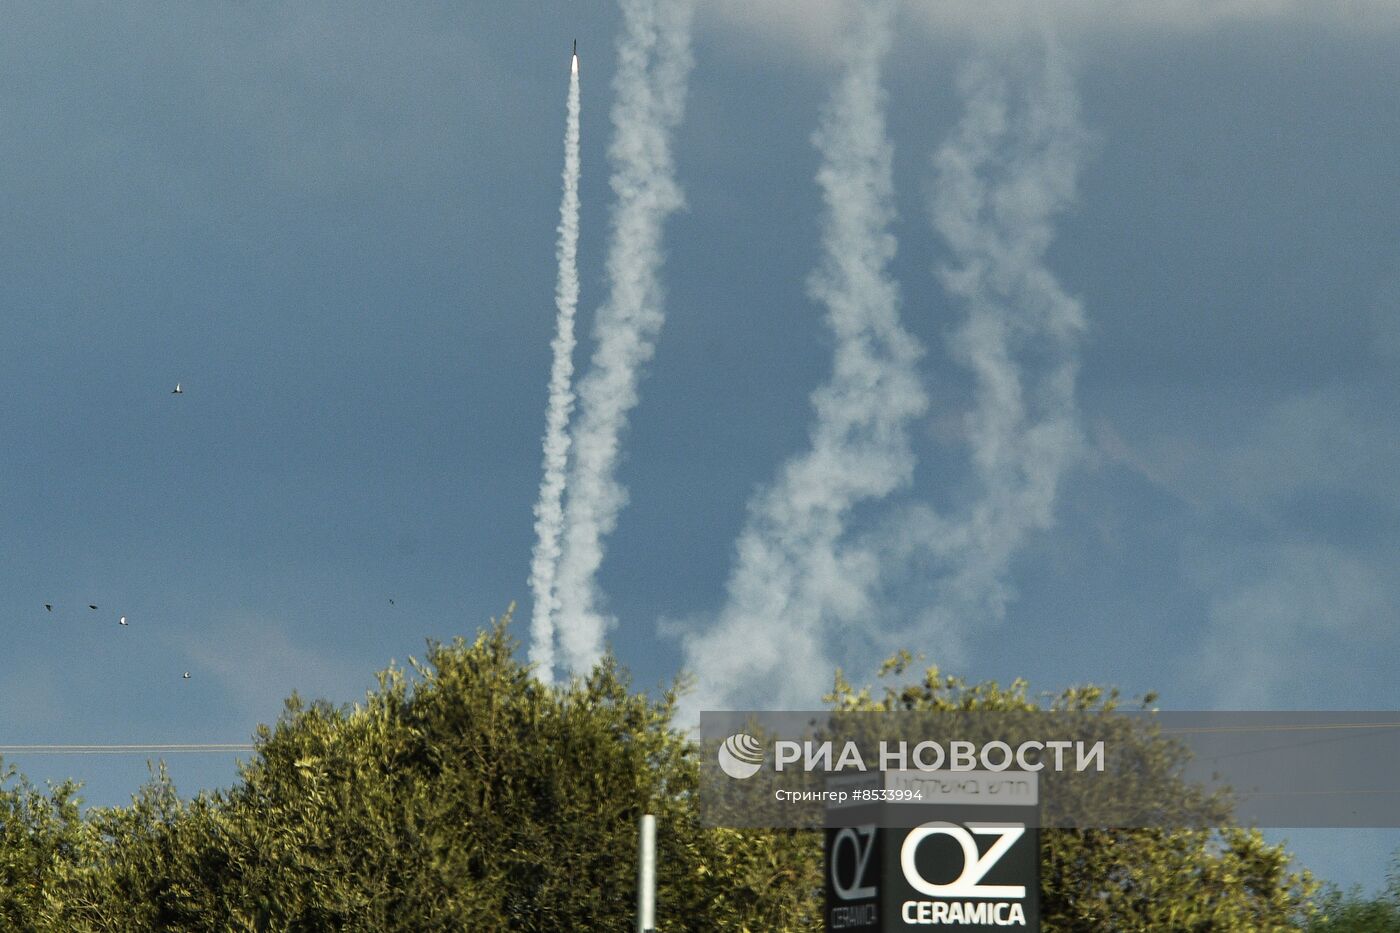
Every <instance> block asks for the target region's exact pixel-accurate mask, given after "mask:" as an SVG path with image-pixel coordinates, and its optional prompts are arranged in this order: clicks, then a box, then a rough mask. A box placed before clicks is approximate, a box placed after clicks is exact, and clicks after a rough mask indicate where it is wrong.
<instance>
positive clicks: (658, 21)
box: [556, 0, 692, 671]
mask: <svg viewBox="0 0 1400 933" xmlns="http://www.w3.org/2000/svg"><path fill="white" fill-rule="evenodd" d="M691 12H692V11H691V5H690V0H622V14H623V30H624V32H623V35H622V38H621V40H620V41H619V43H618V70H617V75H616V77H615V78H614V80H613V88H614V91H615V92H616V95H617V97H616V100H615V103H614V104H613V110H612V120H613V126H614V137H613V142H612V147H611V149H610V152H609V157H610V159H611V161H612V164H613V176H612V188H613V193H614V194H615V195H616V197H617V202H616V204H615V206H614V208H613V214H612V238H611V242H610V244H609V251H608V261H607V269H608V281H609V286H610V294H609V296H608V300H607V302H606V303H605V304H604V305H603V306H602V307H601V308H600V309H599V310H598V317H597V321H596V322H595V324H594V339H595V341H596V343H597V348H596V350H595V351H594V354H593V360H592V366H591V368H590V370H589V373H588V375H587V377H586V378H585V379H584V380H583V381H582V382H581V383H580V384H579V406H580V411H579V419H578V422H577V424H576V425H575V428H574V434H573V445H574V450H573V452H574V461H573V465H572V468H571V470H570V472H569V477H568V500H567V502H566V504H565V513H564V544H563V554H562V557H561V559H560V562H559V576H558V579H557V584H556V592H557V594H558V599H559V636H560V645H561V647H562V649H563V653H564V661H565V662H566V663H567V664H568V666H569V667H570V668H571V669H572V670H574V671H584V670H587V669H588V668H589V667H591V666H592V665H593V663H594V662H595V661H597V659H598V658H599V656H600V655H601V653H602V648H603V634H604V631H605V629H606V627H607V620H605V619H604V618H603V616H602V615H600V614H599V611H598V608H597V606H598V602H599V594H598V590H597V583H596V580H595V577H596V574H597V572H598V568H599V566H601V564H602V561H603V543H602V539H603V537H604V536H606V535H607V534H609V533H610V532H611V531H612V530H613V528H614V527H615V526H616V524H617V516H618V512H619V511H621V509H622V506H623V505H624V504H625V503H626V500H627V493H626V490H624V489H623V487H622V486H621V485H620V484H619V483H618V481H617V479H616V477H615V473H616V468H617V459H618V451H619V446H620V441H621V435H622V432H623V430H624V429H625V428H626V426H627V416H628V413H629V412H630V411H631V410H632V408H633V407H634V406H635V405H636V404H637V381H638V376H639V372H640V369H641V366H642V365H643V364H644V363H645V362H646V361H647V360H648V359H650V358H651V355H652V352H653V347H654V343H655V340H656V335H657V333H658V331H659V330H660V328H661V324H662V321H663V319H664V316H665V315H664V312H663V310H662V297H663V296H662V289H661V283H660V280H659V277H658V272H659V270H660V267H661V232H662V224H663V223H664V221H665V220H666V218H667V217H668V216H669V215H670V214H671V212H672V211H675V210H676V209H678V208H679V207H681V206H682V204H683V203H684V199H683V197H682V194H681V189H680V186H679V185H678V184H677V183H676V180H675V168H674V165H673V162H672V158H671V148H670V139H671V131H672V130H673V129H674V128H675V126H676V125H677V124H678V123H679V122H680V119H681V116H682V114H683V112H684V108H685V88H686V78H687V76H688V75H689V73H690V66H691V55H690V20H691Z"/></svg>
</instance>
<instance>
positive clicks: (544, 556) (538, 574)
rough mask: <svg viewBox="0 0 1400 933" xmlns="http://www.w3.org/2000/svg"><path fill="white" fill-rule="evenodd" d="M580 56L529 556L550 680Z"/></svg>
mask: <svg viewBox="0 0 1400 933" xmlns="http://www.w3.org/2000/svg"><path fill="white" fill-rule="evenodd" d="M578 143H579V83H578V56H577V55H575V56H574V57H573V61H572V64H571V67H570V73H569V103H568V111H567V116H566V118H565V128H564V194H563V197H562V198H561V199H560V201H559V243H558V245H557V247H556V249H555V258H556V260H557V261H558V265H559V273H558V279H557V280H556V282H555V286H554V306H555V307H556V308H557V309H558V312H559V314H558V318H557V320H556V321H555V328H554V340H553V342H552V343H551V344H550V347H551V349H552V350H553V351H554V361H553V363H552V364H551V366H550V370H549V407H548V409H547V411H546V413H545V432H544V479H542V480H541V481H540V497H539V500H538V501H537V502H536V503H535V550H534V553H533V554H532V555H531V558H530V592H531V593H532V594H533V596H534V606H533V614H532V616H531V619H530V639H531V642H530V661H531V662H532V663H533V664H534V665H535V669H536V673H537V674H538V676H539V677H540V678H541V679H543V680H545V681H552V680H553V679H554V613H555V612H556V611H557V609H558V597H557V596H556V595H555V592H554V577H555V573H556V571H557V569H558V565H559V535H560V532H561V531H562V530H563V525H564V509H563V501H564V469H565V466H566V465H567V462H568V456H569V435H568V426H569V414H570V412H571V411H572V409H573V406H574V393H573V390H572V387H571V383H572V381H573V377H574V312H575V311H577V310H578V182H579V150H578Z"/></svg>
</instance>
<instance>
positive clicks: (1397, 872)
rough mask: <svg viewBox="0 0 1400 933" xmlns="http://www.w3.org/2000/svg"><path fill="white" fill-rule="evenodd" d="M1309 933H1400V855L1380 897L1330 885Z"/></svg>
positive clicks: (1320, 902) (1399, 854) (1393, 861)
mask: <svg viewBox="0 0 1400 933" xmlns="http://www.w3.org/2000/svg"><path fill="white" fill-rule="evenodd" d="M1308 933H1400V852H1396V853H1395V855H1394V856H1392V858H1391V868H1390V876H1389V878H1388V883H1387V884H1386V888H1385V890H1384V891H1383V892H1381V894H1380V895H1379V896H1377V897H1366V896H1365V895H1364V894H1362V893H1361V890H1360V888H1353V889H1352V890H1350V891H1348V892H1346V893H1343V892H1342V890H1341V889H1340V888H1338V887H1336V886H1335V885H1329V886H1328V888H1327V891H1326V892H1325V893H1324V894H1323V896H1322V897H1321V898H1320V901H1319V909H1318V916H1317V917H1316V918H1314V920H1313V922H1312V923H1311V924H1309V926H1308Z"/></svg>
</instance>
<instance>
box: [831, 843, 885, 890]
mask: <svg viewBox="0 0 1400 933" xmlns="http://www.w3.org/2000/svg"><path fill="white" fill-rule="evenodd" d="M842 843H846V844H847V845H849V846H851V850H852V853H853V854H854V855H855V866H856V870H855V875H854V877H852V878H849V879H844V878H838V877H836V869H837V866H838V865H839V864H840V857H841V844H842ZM873 851H875V827H874V826H854V827H852V826H848V827H846V828H845V829H843V830H841V831H840V832H839V833H837V834H836V838H835V839H833V840H831V888H832V890H833V891H835V892H836V896H837V897H839V898H841V900H843V901H859V900H864V899H865V898H867V897H874V896H875V885H873V884H870V885H867V884H863V883H862V882H864V881H865V871H866V867H867V866H868V865H869V864H870V853H871V852H873Z"/></svg>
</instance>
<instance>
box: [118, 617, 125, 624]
mask: <svg viewBox="0 0 1400 933" xmlns="http://www.w3.org/2000/svg"><path fill="white" fill-rule="evenodd" d="M117 624H118V625H125V624H126V616H122V617H121V618H120V619H118V620H117Z"/></svg>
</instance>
